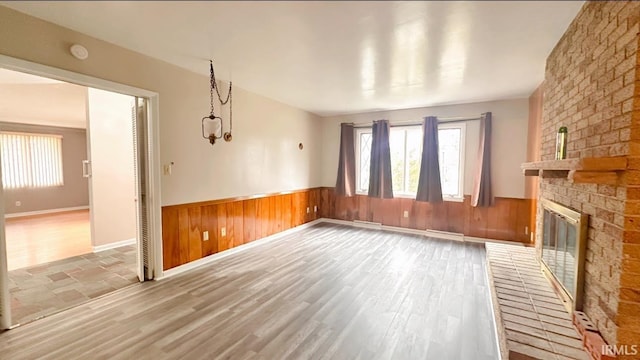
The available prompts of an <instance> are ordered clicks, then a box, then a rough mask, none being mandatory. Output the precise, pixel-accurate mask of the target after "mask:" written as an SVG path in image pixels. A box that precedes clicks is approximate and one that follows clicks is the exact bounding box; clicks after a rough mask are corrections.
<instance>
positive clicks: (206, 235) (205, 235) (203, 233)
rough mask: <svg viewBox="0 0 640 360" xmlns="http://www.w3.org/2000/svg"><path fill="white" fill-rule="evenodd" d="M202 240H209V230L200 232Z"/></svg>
mask: <svg viewBox="0 0 640 360" xmlns="http://www.w3.org/2000/svg"><path fill="white" fill-rule="evenodd" d="M202 240H203V241H208V240H209V232H208V231H203V232H202Z"/></svg>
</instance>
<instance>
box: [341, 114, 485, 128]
mask: <svg viewBox="0 0 640 360" xmlns="http://www.w3.org/2000/svg"><path fill="white" fill-rule="evenodd" d="M480 119H481V117H472V118H465V117H451V118H438V124H441V123H456V122H467V121H475V120H480ZM346 124H353V127H354V128H356V129H359V128H370V127H371V126H372V125H371V124H354V123H346ZM408 126H422V122H415V121H396V122H393V123H391V122H389V127H408Z"/></svg>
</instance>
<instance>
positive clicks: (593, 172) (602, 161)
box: [520, 156, 627, 185]
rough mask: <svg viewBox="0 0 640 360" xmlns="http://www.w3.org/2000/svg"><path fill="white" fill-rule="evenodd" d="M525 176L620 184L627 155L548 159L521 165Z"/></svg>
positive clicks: (587, 182)
mask: <svg viewBox="0 0 640 360" xmlns="http://www.w3.org/2000/svg"><path fill="white" fill-rule="evenodd" d="M520 168H521V169H522V172H523V174H524V175H525V176H539V177H542V178H566V179H568V180H569V181H571V182H572V183H577V184H580V183H581V184H607V185H618V183H619V181H620V173H621V172H622V171H624V170H626V169H627V157H626V156H613V157H597V158H593V157H592V158H581V159H564V160H546V161H534V162H527V163H523V164H522V165H520Z"/></svg>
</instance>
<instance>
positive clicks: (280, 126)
mask: <svg viewBox="0 0 640 360" xmlns="http://www.w3.org/2000/svg"><path fill="white" fill-rule="evenodd" d="M201 85H202V86H201V87H200V88H198V89H197V90H198V91H200V92H201V93H204V94H207V92H208V90H207V85H208V84H207V83H206V82H202V84H201ZM222 88H224V89H226V86H222ZM225 94H226V91H225ZM199 95H201V94H200V93H199ZM190 100H191V101H194V103H193V106H194V107H195V108H198V109H201V110H200V117H199V118H193V117H189V118H184V119H181V120H182V121H174V122H164V123H163V128H162V132H161V135H160V136H161V139H160V140H161V141H160V143H161V145H162V154H161V156H162V162H163V165H169V164H170V163H171V162H173V164H174V165H173V166H172V171H171V175H163V177H162V199H163V203H164V204H165V205H172V204H180V203H188V202H196V201H203V200H211V199H221V198H228V197H236V196H245V195H256V194H263V193H271V192H279V191H287V190H296V189H306V188H309V187H316V186H320V174H321V169H320V168H319V164H320V162H321V156H322V155H321V154H322V142H321V134H322V119H321V118H320V117H318V116H316V115H313V114H311V113H308V112H306V111H302V110H299V109H296V108H293V107H291V106H288V105H285V104H282V103H279V102H276V101H274V100H271V99H267V98H265V97H262V96H260V95H256V94H253V93H250V92H247V91H244V90H243V89H241V88H238V87H234V89H233V140H232V141H231V142H225V141H224V140H222V139H219V140H217V141H216V143H215V145H213V146H212V145H211V144H209V142H208V140H206V139H203V138H202V133H201V128H200V121H201V118H202V117H203V116H206V115H208V109H209V107H208V105H207V102H206V100H205V101H203V99H202V98H201V97H200V96H196V97H194V98H193V99H190ZM161 101H162V100H161ZM185 105H186V104H185ZM220 109H221V108H220V106H219V105H216V114H217V115H220ZM223 119H224V126H225V128H224V131H228V126H229V123H228V106H225V107H224V108H223ZM299 143H302V144H303V146H304V148H303V150H299V149H298V144H299Z"/></svg>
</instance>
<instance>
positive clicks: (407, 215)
mask: <svg viewBox="0 0 640 360" xmlns="http://www.w3.org/2000/svg"><path fill="white" fill-rule="evenodd" d="M404 217H406V218H408V217H409V212H408V211H407V210H405V211H404Z"/></svg>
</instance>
